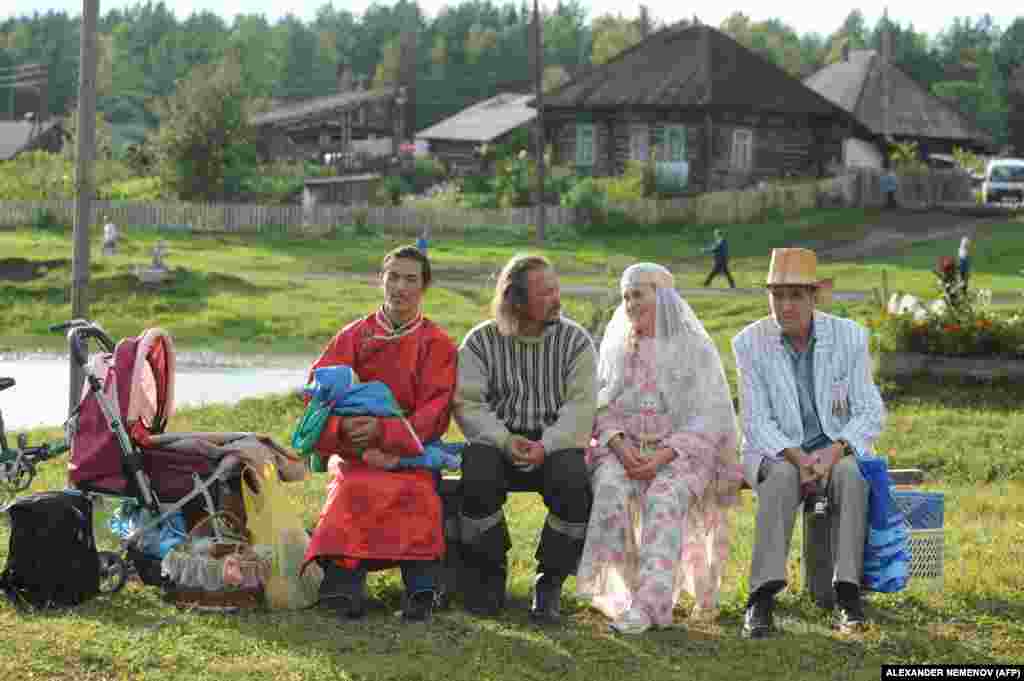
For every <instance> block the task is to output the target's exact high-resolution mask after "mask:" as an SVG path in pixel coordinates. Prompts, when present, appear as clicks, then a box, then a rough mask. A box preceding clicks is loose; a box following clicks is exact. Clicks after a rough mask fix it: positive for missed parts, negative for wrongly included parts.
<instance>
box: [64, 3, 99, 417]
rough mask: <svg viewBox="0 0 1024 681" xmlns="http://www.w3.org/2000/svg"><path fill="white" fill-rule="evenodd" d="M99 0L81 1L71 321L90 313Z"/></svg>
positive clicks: (79, 379)
mask: <svg viewBox="0 0 1024 681" xmlns="http://www.w3.org/2000/svg"><path fill="white" fill-rule="evenodd" d="M99 5H100V2H99V0H82V33H81V52H80V60H79V62H78V68H79V74H78V138H77V139H76V140H75V142H76V149H75V153H76V154H77V157H76V168H75V231H74V244H75V245H74V255H73V256H72V261H71V318H72V319H85V318H87V317H88V310H89V226H90V225H91V224H92V197H93V193H94V192H95V189H96V188H95V182H94V178H93V159H94V157H95V156H96V17H97V15H98V14H99V11H100V7H99ZM70 364H71V381H70V392H69V394H68V414H70V413H71V411H72V410H73V409H74V408H75V407H76V406H78V401H79V398H80V397H81V396H82V383H83V382H84V381H85V375H84V373H83V371H82V368H81V367H79V366H78V365H77V364H75V362H74V359H72V360H71V362H70Z"/></svg>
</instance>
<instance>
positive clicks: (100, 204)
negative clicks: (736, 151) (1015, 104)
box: [0, 169, 973, 236]
mask: <svg viewBox="0 0 1024 681" xmlns="http://www.w3.org/2000/svg"><path fill="white" fill-rule="evenodd" d="M885 198H886V197H885V194H884V193H883V189H882V172H881V171H878V170H874V169H857V170H855V171H851V172H849V173H847V174H845V175H841V176H838V177H832V178H827V179H823V180H817V181H811V182H806V183H799V184H798V183H792V184H788V183H783V184H768V185H766V186H763V187H761V188H752V189H747V190H742V191H722V192H711V193H707V194H700V195H697V196H690V197H680V198H675V199H663V200H655V199H645V200H641V201H635V202H631V203H621V204H614V205H612V206H610V209H612V210H613V211H618V212H620V213H621V214H624V215H625V216H626V217H627V218H628V219H629V220H630V221H631V222H633V223H637V224H658V223H665V222H671V223H677V224H739V223H753V222H759V221H766V220H771V219H777V218H779V217H789V216H793V215H796V214H799V213H800V212H802V211H805V210H808V209H811V208H815V207H821V206H826V205H831V206H839V205H843V206H862V207H875V206H882V205H884V203H885ZM896 199H897V201H898V202H899V203H900V204H903V205H912V206H919V205H934V204H935V203H939V202H965V201H971V200H973V194H972V189H971V186H970V180H969V178H968V177H967V176H966V175H964V174H963V173H957V172H955V171H931V172H927V173H922V174H914V175H901V176H898V178H897V191H896ZM93 209H94V215H95V222H97V223H99V224H103V223H104V222H106V221H108V220H109V221H112V222H114V223H115V224H117V225H119V226H122V227H125V228H130V227H158V228H161V229H169V230H174V229H180V230H182V231H195V232H229V233H281V234H295V235H303V234H307V235H316V234H323V233H327V232H331V231H333V230H335V229H337V227H339V226H352V225H368V226H371V227H372V228H375V229H382V230H384V231H386V232H387V233H390V234H395V235H398V236H415V235H417V234H419V233H421V232H422V231H423V230H424V229H425V228H426V229H428V230H429V231H430V233H431V234H437V235H442V234H461V233H465V232H467V231H470V230H474V229H480V228H486V229H488V230H495V229H500V228H503V227H504V228H509V229H514V230H516V229H522V228H524V227H525V228H530V226H532V225H535V224H536V219H537V212H536V211H537V209H536V208H534V207H525V208H505V209H496V210H471V209H463V208H455V207H447V206H437V205H435V204H428V203H426V202H423V201H410V202H407V203H406V204H404V205H402V206H371V205H364V206H345V205H334V204H318V205H316V206H314V207H312V208H308V207H303V206H299V205H283V206H275V205H256V204H193V203H182V202H152V201H147V202H140V201H95V202H94V203H93ZM40 211H48V212H49V213H50V214H51V215H52V216H54V217H55V219H56V220H57V221H58V222H62V223H64V224H72V223H73V221H74V214H75V202H74V201H73V200H60V201H0V226H17V225H25V224H31V223H33V222H34V220H35V219H36V217H37V216H38V214H39V212H40ZM546 211H547V223H548V224H549V225H580V224H585V223H587V222H589V221H591V220H593V219H599V216H597V215H593V214H591V213H589V212H586V211H579V210H576V209H574V208H569V207H566V206H548V207H547V208H546Z"/></svg>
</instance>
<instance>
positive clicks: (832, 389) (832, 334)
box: [733, 248, 885, 638]
mask: <svg viewBox="0 0 1024 681" xmlns="http://www.w3.org/2000/svg"><path fill="white" fill-rule="evenodd" d="M816 269H817V257H816V256H815V254H814V252H813V251H810V250H807V249H803V248H777V249H774V250H773V251H772V259H771V266H770V269H769V272H768V282H767V284H768V302H769V306H770V308H771V312H772V314H771V316H770V317H766V318H764V319H761V320H760V321H757V322H754V323H753V324H751V325H749V326H748V327H747V328H745V329H743V330H742V331H741V332H740V333H738V334H737V335H736V337H735V338H734V339H733V352H734V353H735V355H736V370H737V374H738V390H739V392H740V395H741V400H742V403H741V408H742V431H743V446H742V449H743V467H744V476H745V477H746V479H747V482H748V484H750V486H751V488H752V489H754V490H755V491H756V493H757V498H758V508H757V531H756V536H755V539H754V555H753V561H752V563H753V564H752V566H751V574H750V598H749V600H748V602H747V612H746V617H745V618H744V623H743V633H744V635H746V636H749V637H751V638H761V637H764V636H767V635H768V634H770V633H771V632H772V631H773V630H774V622H773V617H772V610H773V605H774V598H775V594H776V593H778V592H779V591H780V590H781V589H782V588H783V587H785V585H786V557H787V556H788V555H789V543H790V540H791V539H792V536H793V524H794V522H795V519H796V512H797V509H798V507H799V506H800V499H801V480H805V481H807V480H811V481H813V480H818V481H821V482H822V483H823V484H827V491H828V496H829V499H830V504H829V508H828V511H827V512H828V515H829V522H830V524H831V536H832V541H831V543H832V554H833V559H834V563H835V573H834V576H833V584H834V585H835V590H836V600H837V602H838V604H839V617H838V626H839V628H840V629H842V630H847V631H848V630H853V629H856V628H859V627H860V626H862V625H863V624H864V612H863V608H862V606H861V594H860V585H861V581H862V575H863V567H864V546H865V536H866V532H867V509H868V492H869V488H868V484H867V482H866V481H865V479H864V478H863V476H862V475H861V473H860V469H859V467H858V464H857V457H856V455H870V449H871V443H872V442H873V441H874V440H875V438H877V437H878V435H879V433H880V432H881V430H882V423H883V420H884V418H885V408H884V406H883V405H882V398H881V396H880V395H879V393H878V389H877V388H876V387H875V384H874V382H873V380H872V376H871V359H870V355H869V351H868V333H867V331H866V330H865V329H864V328H863V327H861V326H860V325H858V324H856V323H855V322H853V321H850V320H848V319H841V318H838V317H834V316H832V315H829V314H825V313H823V312H819V311H816V310H815V309H814V308H815V304H816V302H818V300H817V299H818V293H819V290H820V288H821V285H822V282H819V280H818V279H817V275H816ZM826 290H827V289H826Z"/></svg>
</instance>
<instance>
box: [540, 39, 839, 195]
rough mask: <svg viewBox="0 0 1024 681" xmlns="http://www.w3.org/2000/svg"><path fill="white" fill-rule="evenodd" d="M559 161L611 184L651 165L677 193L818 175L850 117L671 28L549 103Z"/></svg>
mask: <svg viewBox="0 0 1024 681" xmlns="http://www.w3.org/2000/svg"><path fill="white" fill-rule="evenodd" d="M544 127H545V136H546V138H547V142H548V143H549V144H551V145H552V148H553V155H554V159H553V161H554V163H556V164H566V165H570V166H572V167H574V168H575V170H576V171H577V172H578V173H582V174H592V175H602V176H607V175H616V174H620V173H622V172H623V170H624V169H625V167H626V162H627V161H629V160H636V161H645V160H648V159H649V158H651V157H652V155H653V158H654V160H656V162H657V163H658V164H659V166H662V167H665V168H666V169H667V170H668V171H670V173H669V174H670V175H673V176H675V177H676V178H677V180H678V181H677V183H676V191H679V192H684V193H697V192H703V191H713V190H717V189H729V188H739V187H746V186H749V185H751V184H754V183H756V182H758V181H760V180H765V179H770V178H777V177H787V176H820V175H822V174H823V173H824V172H825V169H826V167H827V166H828V165H829V164H830V163H832V162H835V161H836V160H838V158H839V157H840V155H841V140H843V139H844V138H846V137H848V136H850V135H851V134H854V132H855V130H856V129H857V127H858V124H857V123H856V121H855V120H854V119H853V117H852V116H851V115H850V114H849V113H847V112H846V111H845V110H843V109H842V108H840V107H838V106H837V105H835V104H834V103H832V102H831V101H829V100H828V99H826V98H825V97H823V96H821V95H820V94H818V93H817V92H815V91H814V90H812V89H810V88H808V87H806V86H805V85H804V84H803V83H802V82H801V81H800V80H799V79H797V78H794V77H792V76H790V75H789V74H787V73H786V72H785V71H783V70H782V69H781V68H779V67H778V66H776V65H775V64H773V63H771V62H769V61H767V60H766V59H764V58H763V57H761V56H760V55H758V54H756V53H754V52H752V51H751V50H748V49H747V48H745V47H743V46H742V45H740V44H739V43H738V42H736V41H735V40H733V39H732V38H731V37H729V36H728V35H726V34H725V33H722V32H721V31H718V30H716V29H714V28H712V27H710V26H704V25H695V26H686V27H669V28H665V29H663V30H661V31H659V32H657V33H655V34H653V35H651V36H650V37H648V38H647V39H646V40H644V41H642V42H640V43H638V44H637V45H635V46H633V47H632V48H630V49H628V50H625V51H623V52H622V53H621V54H619V55H618V56H617V57H615V58H614V59H612V60H611V61H609V62H608V63H606V64H604V65H602V66H598V67H595V68H593V69H590V70H589V71H586V72H584V73H582V74H581V75H579V76H577V77H575V78H573V79H572V80H571V81H569V82H568V83H566V84H564V85H563V86H561V87H560V88H558V89H556V90H554V91H553V92H551V93H549V94H547V95H545V96H544Z"/></svg>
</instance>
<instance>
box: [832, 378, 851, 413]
mask: <svg viewBox="0 0 1024 681" xmlns="http://www.w3.org/2000/svg"><path fill="white" fill-rule="evenodd" d="M849 413H850V384H849V382H848V381H847V380H846V379H845V378H841V379H839V380H837V381H835V382H833V383H832V416H835V417H836V418H839V419H845V418H846V417H847V416H848V415H849Z"/></svg>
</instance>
